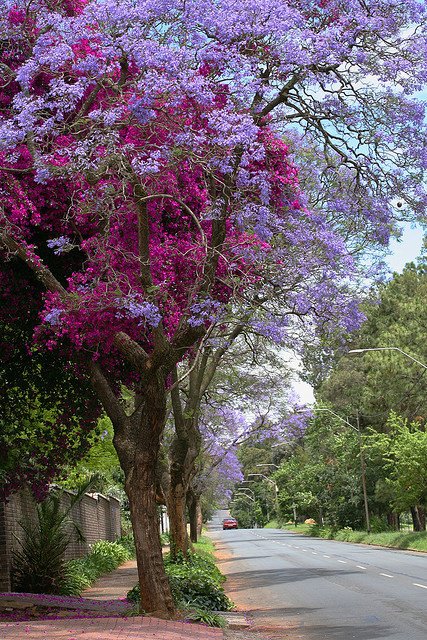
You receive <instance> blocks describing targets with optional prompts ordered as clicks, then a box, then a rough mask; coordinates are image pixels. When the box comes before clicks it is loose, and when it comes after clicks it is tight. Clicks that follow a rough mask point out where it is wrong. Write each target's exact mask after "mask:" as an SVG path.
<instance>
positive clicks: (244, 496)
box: [234, 491, 256, 502]
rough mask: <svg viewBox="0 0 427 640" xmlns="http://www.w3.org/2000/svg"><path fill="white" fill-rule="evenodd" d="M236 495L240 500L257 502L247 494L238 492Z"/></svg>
mask: <svg viewBox="0 0 427 640" xmlns="http://www.w3.org/2000/svg"><path fill="white" fill-rule="evenodd" d="M234 495H235V496H237V497H239V498H247V499H248V500H252V502H256V500H255V498H252V497H251V496H248V494H247V493H240V492H238V491H236V493H235V494H234Z"/></svg>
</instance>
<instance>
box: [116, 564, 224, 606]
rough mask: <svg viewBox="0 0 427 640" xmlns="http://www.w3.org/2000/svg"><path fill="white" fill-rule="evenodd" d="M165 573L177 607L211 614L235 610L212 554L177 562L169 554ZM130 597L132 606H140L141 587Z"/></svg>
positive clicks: (129, 595)
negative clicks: (133, 603)
mask: <svg viewBox="0 0 427 640" xmlns="http://www.w3.org/2000/svg"><path fill="white" fill-rule="evenodd" d="M165 569H166V573H167V576H168V578H169V581H170V585H171V589H172V595H173V598H174V601H175V604H176V606H177V607H179V608H191V607H193V608H195V609H199V610H200V609H203V610H211V611H229V610H230V609H231V608H232V606H233V603H232V602H231V600H230V599H229V598H228V596H227V595H226V594H225V592H224V589H223V588H222V586H221V584H222V583H223V582H224V580H225V577H224V576H223V575H222V573H221V572H220V571H219V569H218V567H217V566H216V565H215V561H214V560H213V558H211V557H210V556H209V555H208V554H198V553H194V554H189V556H188V559H187V560H184V558H183V557H182V556H178V558H177V559H176V560H175V561H172V560H171V558H170V555H169V554H168V555H166V557H165ZM127 597H128V599H129V600H130V601H131V602H139V599H140V591H139V586H138V585H137V586H136V587H134V588H133V589H132V590H131V591H129V592H128V595H127Z"/></svg>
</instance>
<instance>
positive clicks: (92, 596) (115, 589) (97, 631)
mask: <svg viewBox="0 0 427 640" xmlns="http://www.w3.org/2000/svg"><path fill="white" fill-rule="evenodd" d="M137 582H138V572H137V568H136V561H134V560H130V561H129V562H125V563H124V564H123V565H122V566H121V567H119V568H118V569H116V570H115V571H112V572H111V573H109V574H107V575H105V576H103V577H101V578H100V579H99V580H98V581H97V582H95V584H94V585H93V586H92V587H90V588H89V589H86V591H85V592H84V593H83V595H82V598H58V597H57V598H55V596H50V597H49V596H41V597H40V596H38V597H37V596H34V597H32V596H31V595H30V594H28V595H25V594H22V595H21V594H17V596H16V599H17V600H20V601H21V603H22V605H23V606H25V605H26V604H28V603H29V604H31V603H33V604H34V603H35V604H38V605H39V604H40V598H42V599H43V600H44V605H45V606H48V607H49V606H54V607H57V608H58V609H61V611H59V613H58V615H57V616H56V617H55V618H53V619H49V620H29V621H25V622H0V638H1V640H215V639H216V640H222V639H223V637H224V633H223V631H222V629H212V628H209V627H205V626H202V625H199V624H193V623H188V622H175V621H171V620H160V619H158V618H150V617H144V618H141V617H140V616H131V617H124V616H125V611H126V610H128V605H127V603H126V602H125V601H124V599H125V598H126V594H127V592H128V591H129V590H130V589H132V587H134V586H135V585H136V584H137ZM1 600H3V601H5V600H13V596H11V595H10V594H2V595H0V601H1ZM67 609H72V611H67ZM100 616H102V617H100ZM106 616H109V617H106Z"/></svg>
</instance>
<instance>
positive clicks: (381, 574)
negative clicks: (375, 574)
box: [380, 573, 394, 578]
mask: <svg viewBox="0 0 427 640" xmlns="http://www.w3.org/2000/svg"><path fill="white" fill-rule="evenodd" d="M380 576H384V578H394V576H391V575H390V574H389V573H380Z"/></svg>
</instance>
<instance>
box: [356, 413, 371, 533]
mask: <svg viewBox="0 0 427 640" xmlns="http://www.w3.org/2000/svg"><path fill="white" fill-rule="evenodd" d="M356 419H357V431H358V433H359V449H360V472H361V476H362V489H363V502H364V505H365V520H366V531H367V532H368V533H371V520H370V517H369V505H368V492H367V490H366V464H365V448H364V446H363V439H362V432H361V430H360V420H359V411H358V412H357V413H356Z"/></svg>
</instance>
